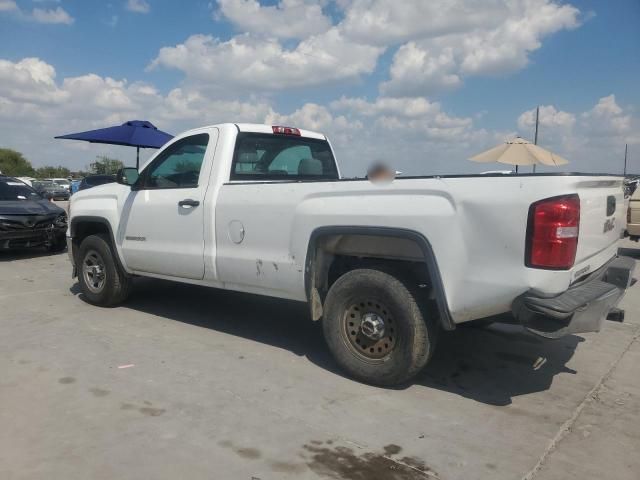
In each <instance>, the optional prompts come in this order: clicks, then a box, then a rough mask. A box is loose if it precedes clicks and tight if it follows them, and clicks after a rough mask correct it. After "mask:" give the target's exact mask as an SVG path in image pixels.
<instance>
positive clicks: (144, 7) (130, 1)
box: [126, 0, 151, 13]
mask: <svg viewBox="0 0 640 480" xmlns="http://www.w3.org/2000/svg"><path fill="white" fill-rule="evenodd" d="M126 8H127V10H129V11H130V12H136V13H149V12H150V11H151V6H150V5H149V2H147V1H146V0H127V5H126Z"/></svg>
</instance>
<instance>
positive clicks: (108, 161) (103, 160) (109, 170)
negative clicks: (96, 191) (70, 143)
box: [89, 155, 124, 175]
mask: <svg viewBox="0 0 640 480" xmlns="http://www.w3.org/2000/svg"><path fill="white" fill-rule="evenodd" d="M122 167H124V164H123V163H122V162H121V161H120V160H118V159H117V158H109V157H105V156H102V155H98V156H96V161H95V162H93V163H92V164H91V165H89V170H90V171H91V173H94V174H100V175H114V174H116V173H117V172H118V170H120V169H121V168H122Z"/></svg>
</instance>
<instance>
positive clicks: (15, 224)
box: [0, 175, 67, 251]
mask: <svg viewBox="0 0 640 480" xmlns="http://www.w3.org/2000/svg"><path fill="white" fill-rule="evenodd" d="M66 231H67V214H66V212H65V211H64V210H63V209H62V208H60V207H58V206H57V205H55V204H53V203H51V202H50V201H49V200H47V199H45V198H43V197H42V196H40V194H38V192H36V191H35V190H34V189H33V188H31V187H30V186H28V185H27V184H26V183H23V182H21V181H20V180H18V179H16V178H13V177H7V176H4V175H0V250H2V249H9V248H23V247H39V246H44V247H47V248H48V249H49V250H50V251H60V250H63V249H64V248H65V246H66V239H65V234H66Z"/></svg>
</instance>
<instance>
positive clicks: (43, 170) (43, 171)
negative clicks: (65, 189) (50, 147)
mask: <svg viewBox="0 0 640 480" xmlns="http://www.w3.org/2000/svg"><path fill="white" fill-rule="evenodd" d="M70 174H71V171H70V170H69V169H68V168H66V167H63V166H60V165H58V166H57V167H52V166H49V165H47V166H45V167H40V168H37V169H36V174H35V176H36V177H38V178H67V177H69V175H70Z"/></svg>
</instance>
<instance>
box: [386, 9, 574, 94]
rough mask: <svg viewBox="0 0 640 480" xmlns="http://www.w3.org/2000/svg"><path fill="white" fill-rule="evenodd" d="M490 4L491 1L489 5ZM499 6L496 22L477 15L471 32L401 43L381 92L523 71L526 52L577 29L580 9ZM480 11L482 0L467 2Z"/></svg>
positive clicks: (428, 89)
mask: <svg viewBox="0 0 640 480" xmlns="http://www.w3.org/2000/svg"><path fill="white" fill-rule="evenodd" d="M492 3H493V2H492ZM502 3H504V11H503V13H502V15H499V16H498V17H497V18H499V19H500V21H499V22H498V23H497V24H496V22H495V21H490V20H486V21H485V23H482V22H481V20H483V19H484V17H483V16H479V17H477V20H478V23H477V25H476V26H475V27H474V28H471V29H470V30H468V31H464V32H462V33H457V32H454V33H446V34H443V35H435V36H429V37H425V38H422V39H418V40H415V41H410V42H408V43H406V44H404V45H402V46H401V47H400V48H399V49H398V51H397V52H396V54H395V55H394V58H393V62H392V65H391V70H390V76H391V78H390V80H389V81H388V82H385V83H383V84H382V85H381V91H382V92H383V93H385V94H390V95H396V96H399V95H408V96H412V95H419V94H425V93H427V94H428V93H432V92H434V91H438V90H442V89H447V88H453V87H457V86H459V85H460V84H461V83H462V78H463V77H464V76H468V75H492V76H495V75H500V74H504V73H508V72H512V71H515V70H519V69H522V68H524V67H525V66H526V65H527V64H528V62H529V54H530V53H531V52H533V51H535V50H537V49H539V48H540V47H541V45H542V43H541V42H542V39H543V38H544V37H545V36H548V35H550V34H552V33H555V32H558V31H560V30H564V29H570V28H575V27H577V26H578V25H579V20H578V15H579V11H578V10H577V9H576V8H574V7H572V6H571V5H558V4H556V3H553V2H551V1H549V0H513V1H510V2H502ZM470 5H474V6H476V7H478V8H482V6H483V5H484V3H483V2H472V4H469V5H467V7H469V6H470Z"/></svg>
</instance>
